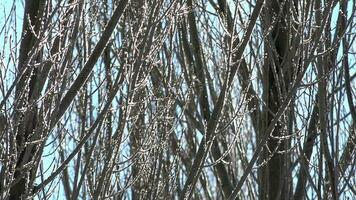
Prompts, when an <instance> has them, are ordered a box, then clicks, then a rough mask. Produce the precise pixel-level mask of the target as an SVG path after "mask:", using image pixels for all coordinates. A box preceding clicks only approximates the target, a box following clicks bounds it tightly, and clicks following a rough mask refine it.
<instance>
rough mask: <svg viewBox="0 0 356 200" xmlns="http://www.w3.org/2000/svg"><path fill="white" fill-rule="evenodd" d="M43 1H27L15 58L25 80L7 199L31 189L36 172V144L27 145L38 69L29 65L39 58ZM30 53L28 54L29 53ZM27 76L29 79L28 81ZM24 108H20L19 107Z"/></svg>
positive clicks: (33, 117) (31, 134) (18, 95)
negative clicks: (36, 48) (11, 184)
mask: <svg viewBox="0 0 356 200" xmlns="http://www.w3.org/2000/svg"><path fill="white" fill-rule="evenodd" d="M43 6H44V1H42V0H29V1H26V4H25V11H24V20H23V30H22V31H23V32H22V38H23V39H22V41H21V46H20V54H19V61H18V71H19V72H20V73H21V72H22V71H24V77H25V80H26V81H23V82H20V83H19V84H18V85H17V87H16V93H15V99H16V108H17V109H16V113H15V119H14V120H15V121H16V124H17V126H16V145H17V149H16V152H17V156H16V159H17V161H16V165H15V173H14V180H15V182H14V185H13V186H12V187H11V188H10V199H21V198H22V197H24V195H25V194H26V193H28V192H30V191H31V190H32V187H33V185H32V183H33V181H34V178H35V174H36V167H35V166H36V165H35V164H34V163H31V164H30V165H28V166H27V167H25V165H27V164H29V163H30V162H31V161H34V159H35V158H34V157H35V152H36V148H37V147H36V146H34V145H28V144H26V143H28V142H31V140H32V139H31V138H33V137H34V134H35V129H36V126H37V106H36V105H35V104H34V102H35V101H36V100H37V99H38V96H39V87H38V86H39V85H38V75H39V70H38V68H37V67H36V68H35V67H33V66H31V65H30V63H31V64H34V63H35V62H40V60H41V50H34V49H33V48H34V46H35V43H36V40H37V39H36V35H38V33H39V31H40V26H41V17H42V13H43ZM30 54H31V55H33V57H34V59H33V58H30V57H29V55H30ZM27 80H29V81H27ZM23 108H26V109H24V110H23V111H20V110H21V109H23Z"/></svg>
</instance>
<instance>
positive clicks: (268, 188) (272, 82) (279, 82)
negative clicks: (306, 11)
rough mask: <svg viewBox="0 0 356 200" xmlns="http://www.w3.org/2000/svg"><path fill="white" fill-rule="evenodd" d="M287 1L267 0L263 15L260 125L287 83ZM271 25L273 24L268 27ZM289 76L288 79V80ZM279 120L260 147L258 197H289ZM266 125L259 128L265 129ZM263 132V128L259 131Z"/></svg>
mask: <svg viewBox="0 0 356 200" xmlns="http://www.w3.org/2000/svg"><path fill="white" fill-rule="evenodd" d="M287 6H288V4H287V3H286V2H284V1H278V0H273V1H268V2H266V4H265V10H264V15H263V22H264V26H265V27H264V29H265V32H267V36H266V38H265V45H264V46H265V66H264V71H263V73H264V74H263V76H264V101H265V103H266V107H265V111H264V116H263V118H264V121H263V123H264V124H263V125H262V126H263V127H268V126H270V125H271V122H272V120H273V118H274V116H275V114H276V113H277V111H278V109H279V107H280V105H281V103H282V100H283V96H284V94H286V90H287V88H288V86H287V85H286V84H287V83H289V80H290V79H289V78H288V73H286V72H288V70H287V66H286V64H285V63H287V60H286V59H287V56H288V55H287V53H286V52H287V51H288V31H287V23H286V19H285V18H286V11H287ZM271 27H272V28H271ZM288 79H289V80H288ZM281 120H282V121H279V122H277V124H275V128H274V130H273V132H272V134H271V135H270V136H269V139H268V141H267V146H266V148H265V149H264V151H263V157H262V158H261V162H262V161H266V164H265V165H263V166H262V167H261V169H260V171H259V176H260V177H259V180H260V191H259V193H260V199H264V200H265V199H289V198H290V195H289V189H290V183H288V182H287V181H286V180H287V178H288V177H289V175H288V174H287V173H289V169H288V165H289V160H287V156H286V155H285V153H280V152H281V151H284V150H286V148H288V146H289V145H288V143H289V141H286V140H283V139H281V137H283V136H284V132H285V131H284V129H285V125H284V123H285V122H283V118H281ZM264 129H265V128H262V130H264ZM261 134H263V132H262V133H261Z"/></svg>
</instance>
